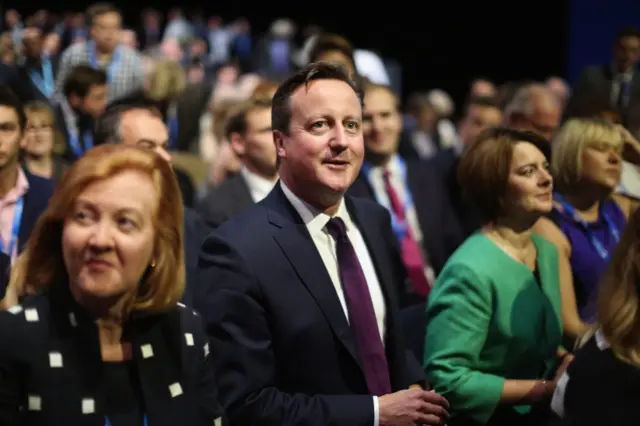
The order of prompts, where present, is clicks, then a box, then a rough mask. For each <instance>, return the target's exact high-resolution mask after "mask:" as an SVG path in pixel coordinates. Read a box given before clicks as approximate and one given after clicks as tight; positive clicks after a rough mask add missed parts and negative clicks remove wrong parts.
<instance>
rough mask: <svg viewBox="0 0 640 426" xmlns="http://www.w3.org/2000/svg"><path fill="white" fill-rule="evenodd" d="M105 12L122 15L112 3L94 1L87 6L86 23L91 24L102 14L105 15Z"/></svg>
mask: <svg viewBox="0 0 640 426" xmlns="http://www.w3.org/2000/svg"><path fill="white" fill-rule="evenodd" d="M107 13H117V14H118V15H122V14H121V13H120V10H119V9H118V8H117V7H115V5H113V4H112V3H108V2H100V3H95V4H92V5H91V6H89V8H88V9H87V24H88V25H89V26H92V25H93V24H94V22H95V20H96V19H97V18H99V17H100V16H102V15H106V14H107Z"/></svg>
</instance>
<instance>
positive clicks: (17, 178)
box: [0, 86, 54, 299]
mask: <svg viewBox="0 0 640 426" xmlns="http://www.w3.org/2000/svg"><path fill="white" fill-rule="evenodd" d="M26 122H27V117H26V115H25V112H24V110H23V108H22V104H21V102H20V101H19V99H18V98H17V96H16V95H15V94H14V93H13V92H12V91H11V90H10V89H9V88H8V87H7V86H0V129H2V131H0V215H2V217H3V219H6V220H3V224H2V225H1V226H0V258H1V259H0V266H3V269H2V270H0V299H1V298H2V297H3V296H4V294H5V291H6V288H7V284H8V282H9V271H8V269H7V268H6V266H8V265H9V264H10V263H11V262H12V261H13V260H15V258H16V256H17V255H18V254H20V253H21V252H22V250H23V249H24V248H25V246H26V244H27V242H28V240H29V236H30V235H31V231H32V230H33V228H34V226H35V224H36V222H37V220H38V218H39V217H40V215H41V214H42V212H43V211H44V210H45V209H46V208H47V205H48V203H49V198H50V197H51V195H52V194H53V188H54V183H53V181H51V180H49V179H45V178H41V177H39V176H35V175H32V174H30V173H29V172H28V171H27V170H25V169H23V168H22V167H21V166H20V141H21V140H22V137H23V136H24V131H25V126H26Z"/></svg>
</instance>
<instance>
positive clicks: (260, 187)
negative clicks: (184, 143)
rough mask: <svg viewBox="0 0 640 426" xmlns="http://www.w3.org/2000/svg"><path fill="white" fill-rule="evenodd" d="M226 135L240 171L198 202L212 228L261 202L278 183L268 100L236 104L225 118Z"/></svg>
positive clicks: (203, 215) (199, 208)
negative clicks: (238, 162)
mask: <svg viewBox="0 0 640 426" xmlns="http://www.w3.org/2000/svg"><path fill="white" fill-rule="evenodd" d="M225 133H226V136H227V139H228V140H229V142H230V144H231V148H232V149H233V151H234V152H235V154H236V155H237V156H238V158H239V159H240V161H241V162H242V168H241V169H240V172H239V173H236V174H235V175H233V176H232V177H230V178H229V179H227V180H225V181H224V182H222V183H221V184H220V185H218V186H216V187H214V188H212V189H211V190H210V191H209V192H208V193H207V194H206V195H205V197H204V198H203V199H202V201H201V202H200V205H199V207H198V212H199V213H200V215H201V216H202V218H203V219H204V220H205V221H206V222H207V224H208V225H209V226H210V227H212V228H217V227H219V226H220V225H222V224H223V223H224V222H226V221H227V220H229V218H231V217H233V216H235V215H236V214H238V213H240V212H242V211H243V210H244V209H246V208H247V207H249V206H250V205H252V204H253V203H257V202H259V201H262V199H264V198H265V197H266V196H267V195H268V194H269V192H271V190H272V189H273V186H274V185H275V183H276V181H277V180H278V169H277V167H276V148H275V145H274V144H273V136H272V134H271V102H270V101H264V100H260V99H256V100H248V101H246V102H243V103H242V104H240V105H238V106H237V107H236V108H234V109H233V110H232V111H231V112H230V114H229V117H228V118H227V124H226V129H225Z"/></svg>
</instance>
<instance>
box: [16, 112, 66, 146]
mask: <svg viewBox="0 0 640 426" xmlns="http://www.w3.org/2000/svg"><path fill="white" fill-rule="evenodd" d="M24 112H25V114H26V115H27V124H28V122H29V118H30V117H33V116H34V115H37V116H41V117H44V119H45V121H47V122H48V123H47V124H49V125H50V126H51V127H52V130H53V151H52V152H53V153H54V154H58V155H61V154H63V153H64V150H65V149H66V147H65V141H64V136H63V135H62V132H60V128H59V127H58V124H57V123H56V116H55V113H54V112H53V108H51V106H50V105H49V104H48V103H46V102H43V101H31V102H27V103H26V104H25V105H24Z"/></svg>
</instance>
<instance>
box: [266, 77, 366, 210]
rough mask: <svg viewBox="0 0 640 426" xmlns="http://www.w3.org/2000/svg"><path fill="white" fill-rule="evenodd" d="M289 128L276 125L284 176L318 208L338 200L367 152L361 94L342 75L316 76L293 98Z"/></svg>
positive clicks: (275, 132) (332, 204)
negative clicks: (283, 130) (283, 129)
mask: <svg viewBox="0 0 640 426" xmlns="http://www.w3.org/2000/svg"><path fill="white" fill-rule="evenodd" d="M290 106H291V122H290V125H289V134H288V135H287V134H284V133H281V132H279V131H274V139H275V141H276V147H277V150H278V156H279V157H280V158H281V161H282V164H281V166H280V170H279V172H280V176H281V177H282V178H283V179H284V180H285V183H286V184H287V186H289V187H290V188H292V189H293V188H297V192H296V193H297V194H300V196H301V197H303V198H304V199H305V200H306V201H307V202H309V203H311V204H312V205H315V206H316V207H317V208H321V209H325V208H328V207H331V206H334V205H335V204H336V203H337V202H338V201H339V200H340V198H341V197H342V196H343V195H344V193H345V192H346V191H347V189H348V188H349V187H350V186H351V184H352V183H353V181H354V180H355V178H356V176H357V175H358V173H359V172H360V167H361V166H362V159H363V156H364V141H363V137H362V108H361V105H360V100H359V98H358V95H357V94H356V92H354V90H353V89H352V88H351V87H350V86H349V85H348V84H347V83H345V82H343V81H340V80H329V79H322V80H313V81H311V82H309V84H308V85H306V87H305V85H302V86H300V87H298V88H297V89H296V90H295V91H294V92H293V94H292V96H291V99H290Z"/></svg>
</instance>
